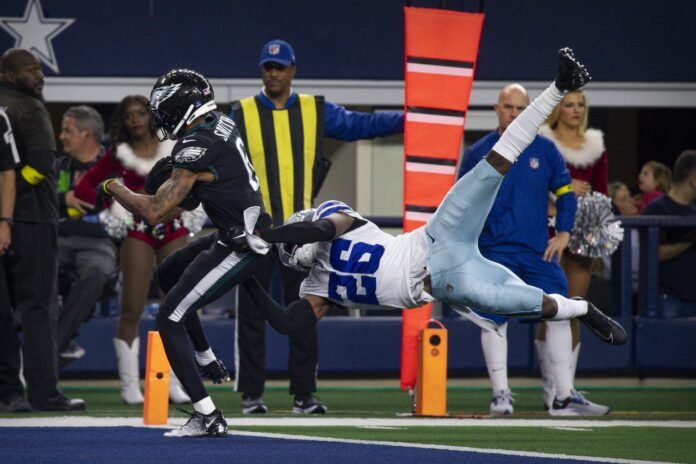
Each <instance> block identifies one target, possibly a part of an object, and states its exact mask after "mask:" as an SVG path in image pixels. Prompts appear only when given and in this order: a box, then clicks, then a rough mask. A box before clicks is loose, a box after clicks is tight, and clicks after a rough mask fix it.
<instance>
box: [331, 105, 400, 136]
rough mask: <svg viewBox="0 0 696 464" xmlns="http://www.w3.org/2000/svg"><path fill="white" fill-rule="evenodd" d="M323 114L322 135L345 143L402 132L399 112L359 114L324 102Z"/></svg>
mask: <svg viewBox="0 0 696 464" xmlns="http://www.w3.org/2000/svg"><path fill="white" fill-rule="evenodd" d="M324 114H325V121H324V134H325V135H326V136H327V137H331V138H333V139H338V140H344V141H346V142H352V141H354V140H360V139H372V138H375V137H384V136H386V135H392V134H399V133H401V132H403V131H404V114H403V113H402V112H399V111H384V112H379V113H361V112H358V111H348V110H347V109H345V108H344V107H342V106H339V105H336V104H334V103H331V102H326V104H325V111H324Z"/></svg>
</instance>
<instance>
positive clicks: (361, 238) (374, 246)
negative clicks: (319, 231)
mask: <svg viewBox="0 0 696 464" xmlns="http://www.w3.org/2000/svg"><path fill="white" fill-rule="evenodd" d="M320 208H321V207H320ZM341 212H342V213H343V214H348V215H350V216H353V217H355V218H356V219H362V220H363V221H365V224H363V225H362V226H360V227H358V228H356V229H353V230H351V231H349V232H347V233H345V234H343V235H341V236H340V237H338V238H335V239H334V240H333V241H330V242H319V243H317V249H316V261H315V263H314V265H313V266H312V270H311V271H310V273H309V276H308V277H307V278H306V279H305V280H304V282H303V283H302V286H301V288H300V296H301V297H302V296H305V295H317V296H321V297H324V298H327V299H329V300H331V301H333V302H335V303H337V304H339V305H342V306H345V307H348V308H358V307H359V308H367V309H370V308H373V309H379V308H382V309H388V308H413V307H417V306H421V305H422V304H424V303H426V302H427V301H430V300H431V299H430V298H429V295H427V294H426V293H424V292H423V291H422V280H423V278H424V277H425V260H426V257H427V250H428V244H427V239H426V236H425V231H424V228H420V229H417V230H415V231H413V232H410V233H406V234H401V235H398V236H396V237H394V236H393V235H390V234H388V233H386V232H383V231H382V230H381V229H380V228H379V227H377V226H376V225H375V224H374V223H372V222H370V221H367V220H366V219H364V218H363V217H362V216H360V215H359V214H358V213H356V212H355V211H352V210H348V211H346V210H343V211H341ZM414 295H415V296H414Z"/></svg>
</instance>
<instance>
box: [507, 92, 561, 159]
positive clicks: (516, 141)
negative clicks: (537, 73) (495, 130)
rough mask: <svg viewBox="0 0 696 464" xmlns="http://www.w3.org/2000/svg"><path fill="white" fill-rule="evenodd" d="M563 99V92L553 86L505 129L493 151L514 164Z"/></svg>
mask: <svg viewBox="0 0 696 464" xmlns="http://www.w3.org/2000/svg"><path fill="white" fill-rule="evenodd" d="M562 99H563V92H561V91H560V90H558V88H557V87H556V85H555V84H551V85H550V86H549V87H548V88H547V89H546V90H544V91H543V92H542V94H541V95H539V96H538V97H537V98H535V99H534V101H533V102H532V103H531V104H530V105H529V106H528V107H527V109H525V110H524V111H523V112H522V113H520V115H519V116H517V117H516V118H515V120H514V121H512V122H511V123H510V125H509V126H508V127H507V129H505V132H503V135H502V136H501V137H500V140H498V142H497V143H496V144H495V145H494V146H493V151H494V152H496V153H498V154H499V155H501V156H503V157H504V158H505V159H507V160H508V161H510V162H511V163H514V162H515V161H516V160H517V157H518V156H520V154H521V153H522V152H523V151H524V150H525V148H527V146H529V144H530V143H532V140H534V137H536V135H537V132H538V131H539V127H541V125H542V124H544V122H545V121H546V118H548V117H549V115H550V114H551V112H552V111H553V109H554V108H555V107H556V105H557V104H558V103H559V102H560V101H561V100H562Z"/></svg>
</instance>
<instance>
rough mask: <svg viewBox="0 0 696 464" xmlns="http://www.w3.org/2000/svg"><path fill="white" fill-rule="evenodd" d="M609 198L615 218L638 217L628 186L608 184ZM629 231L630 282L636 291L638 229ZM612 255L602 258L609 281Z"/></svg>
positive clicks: (618, 183) (638, 257)
mask: <svg viewBox="0 0 696 464" xmlns="http://www.w3.org/2000/svg"><path fill="white" fill-rule="evenodd" d="M609 198H611V205H612V210H613V211H614V214H616V215H617V216H636V215H638V207H637V206H636V203H635V201H634V200H633V197H632V196H631V191H630V190H629V189H628V186H627V185H626V184H624V183H623V182H620V181H614V182H612V183H610V184H609ZM630 230H631V282H632V286H633V290H634V291H635V290H637V289H638V271H639V265H640V255H639V253H640V234H639V233H638V229H635V228H633V229H630ZM613 256H614V255H610V256H605V257H603V258H602V265H603V267H604V278H605V279H607V280H609V279H611V272H612V257H613Z"/></svg>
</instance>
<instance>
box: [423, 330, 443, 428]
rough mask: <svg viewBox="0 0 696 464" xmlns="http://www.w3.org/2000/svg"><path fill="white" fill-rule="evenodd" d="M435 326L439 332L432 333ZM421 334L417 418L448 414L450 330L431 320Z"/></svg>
mask: <svg viewBox="0 0 696 464" xmlns="http://www.w3.org/2000/svg"><path fill="white" fill-rule="evenodd" d="M430 322H434V323H436V324H437V325H439V326H440V327H439V328H435V329H431V328H429V327H428V325H427V324H430ZM427 324H426V326H425V327H424V328H423V329H421V331H420V333H419V334H418V373H417V377H416V416H445V415H446V414H447V329H445V327H444V326H443V325H442V323H441V322H439V321H436V320H434V319H431V320H430V321H428V323H427Z"/></svg>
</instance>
